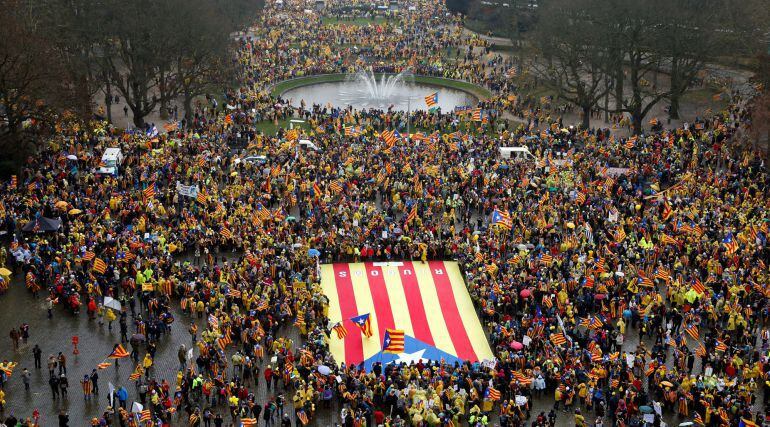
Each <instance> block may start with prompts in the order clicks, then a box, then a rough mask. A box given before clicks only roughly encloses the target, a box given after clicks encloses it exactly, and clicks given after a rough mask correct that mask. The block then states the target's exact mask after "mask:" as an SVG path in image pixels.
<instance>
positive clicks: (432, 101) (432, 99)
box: [425, 92, 438, 108]
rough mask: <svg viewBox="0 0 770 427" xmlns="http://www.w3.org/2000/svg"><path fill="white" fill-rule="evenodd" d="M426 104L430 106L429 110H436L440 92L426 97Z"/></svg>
mask: <svg viewBox="0 0 770 427" xmlns="http://www.w3.org/2000/svg"><path fill="white" fill-rule="evenodd" d="M425 104H426V105H427V106H428V108H434V107H435V106H436V105H438V92H433V93H431V94H430V95H428V96H426V97H425Z"/></svg>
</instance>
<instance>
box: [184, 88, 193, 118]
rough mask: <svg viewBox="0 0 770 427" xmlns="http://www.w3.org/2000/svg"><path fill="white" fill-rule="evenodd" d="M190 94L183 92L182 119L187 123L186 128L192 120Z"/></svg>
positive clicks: (187, 91)
mask: <svg viewBox="0 0 770 427" xmlns="http://www.w3.org/2000/svg"><path fill="white" fill-rule="evenodd" d="M192 99H193V97H192V94H191V93H190V91H189V90H185V91H184V118H185V121H186V122H187V126H188V127H189V126H190V123H192V120H193V115H194V112H193V107H192Z"/></svg>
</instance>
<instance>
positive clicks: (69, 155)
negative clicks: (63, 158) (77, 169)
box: [67, 154, 78, 160]
mask: <svg viewBox="0 0 770 427" xmlns="http://www.w3.org/2000/svg"><path fill="white" fill-rule="evenodd" d="M67 159H69V160H77V159H78V156H76V155H74V154H68V155H67Z"/></svg>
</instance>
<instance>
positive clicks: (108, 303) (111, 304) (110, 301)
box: [104, 297, 122, 311]
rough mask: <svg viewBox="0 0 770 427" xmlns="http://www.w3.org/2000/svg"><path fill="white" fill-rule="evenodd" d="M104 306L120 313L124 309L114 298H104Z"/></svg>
mask: <svg viewBox="0 0 770 427" xmlns="http://www.w3.org/2000/svg"><path fill="white" fill-rule="evenodd" d="M104 306H105V307H107V308H111V309H113V310H117V311H120V309H121V308H122V306H121V305H120V303H119V302H118V300H116V299H115V298H112V297H104Z"/></svg>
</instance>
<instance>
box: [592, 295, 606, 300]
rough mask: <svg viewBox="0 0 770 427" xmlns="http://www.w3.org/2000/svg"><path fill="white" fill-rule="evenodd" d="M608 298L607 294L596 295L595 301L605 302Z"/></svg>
mask: <svg viewBox="0 0 770 427" xmlns="http://www.w3.org/2000/svg"><path fill="white" fill-rule="evenodd" d="M605 298H607V294H596V295H594V299H598V300H603V299H605Z"/></svg>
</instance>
